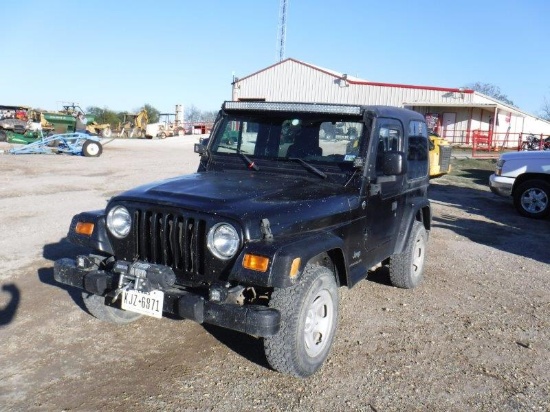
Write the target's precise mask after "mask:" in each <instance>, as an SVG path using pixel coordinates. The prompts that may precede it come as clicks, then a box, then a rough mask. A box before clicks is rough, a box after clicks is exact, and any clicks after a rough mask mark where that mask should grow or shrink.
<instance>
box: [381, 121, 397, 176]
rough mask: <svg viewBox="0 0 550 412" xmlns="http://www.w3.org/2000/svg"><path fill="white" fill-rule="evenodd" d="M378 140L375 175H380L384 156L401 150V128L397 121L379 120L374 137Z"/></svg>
mask: <svg viewBox="0 0 550 412" xmlns="http://www.w3.org/2000/svg"><path fill="white" fill-rule="evenodd" d="M375 136H376V137H377V138H378V146H377V148H376V173H377V174H379V175H380V174H382V170H383V168H384V165H383V161H384V154H385V153H387V152H400V151H402V150H403V127H402V126H401V123H400V122H398V121H397V120H392V119H380V120H379V122H378V130H377V134H376V135H375Z"/></svg>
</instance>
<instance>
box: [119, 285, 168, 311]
mask: <svg viewBox="0 0 550 412" xmlns="http://www.w3.org/2000/svg"><path fill="white" fill-rule="evenodd" d="M163 303H164V292H162V291H160V290H154V291H152V292H149V293H143V292H139V291H137V290H124V291H122V303H121V305H120V307H121V308H122V309H124V310H129V311H131V312H136V313H141V314H143V315H147V316H153V317H154V318H162V304H163Z"/></svg>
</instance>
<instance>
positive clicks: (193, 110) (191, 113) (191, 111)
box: [185, 104, 201, 123]
mask: <svg viewBox="0 0 550 412" xmlns="http://www.w3.org/2000/svg"><path fill="white" fill-rule="evenodd" d="M185 120H186V121H188V122H190V123H197V122H199V121H200V120H201V111H200V110H199V109H197V107H196V106H195V105H194V104H192V105H189V106H187V107H186V108H185Z"/></svg>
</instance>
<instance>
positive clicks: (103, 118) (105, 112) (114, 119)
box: [86, 106, 120, 127]
mask: <svg viewBox="0 0 550 412" xmlns="http://www.w3.org/2000/svg"><path fill="white" fill-rule="evenodd" d="M86 114H89V115H91V116H94V120H95V121H96V122H97V123H100V124H103V123H109V124H110V125H111V127H117V126H118V123H119V122H120V117H119V116H118V115H117V113H115V112H114V111H112V110H109V109H108V108H107V107H104V108H101V107H96V106H90V107H88V108H86Z"/></svg>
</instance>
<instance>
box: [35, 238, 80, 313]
mask: <svg viewBox="0 0 550 412" xmlns="http://www.w3.org/2000/svg"><path fill="white" fill-rule="evenodd" d="M89 252H90V251H89V250H88V249H86V248H83V247H80V246H76V245H73V244H71V243H69V242H68V241H67V240H65V239H61V240H60V241H59V242H57V243H50V244H49V245H44V248H43V249H42V256H43V257H44V259H47V260H50V261H52V262H55V261H56V260H57V259H61V258H66V257H70V258H74V257H75V256H76V255H82V254H87V253H89ZM38 279H40V281H41V282H42V283H45V284H46V285H51V286H55V287H58V288H60V289H63V290H65V291H67V293H68V294H69V296H70V297H71V298H72V299H73V300H74V302H75V303H76V304H77V305H78V306H79V307H80V308H81V309H83V310H84V311H86V312H87V311H88V310H87V309H86V306H84V301H83V300H82V293H81V291H80V290H78V289H77V288H74V287H71V286H68V285H64V284H62V283H59V282H57V281H56V280H55V279H54V277H53V268H52V267H47V268H40V269H38Z"/></svg>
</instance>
